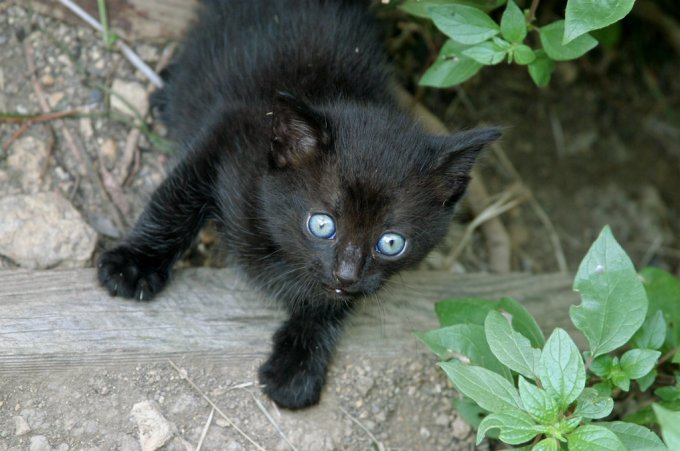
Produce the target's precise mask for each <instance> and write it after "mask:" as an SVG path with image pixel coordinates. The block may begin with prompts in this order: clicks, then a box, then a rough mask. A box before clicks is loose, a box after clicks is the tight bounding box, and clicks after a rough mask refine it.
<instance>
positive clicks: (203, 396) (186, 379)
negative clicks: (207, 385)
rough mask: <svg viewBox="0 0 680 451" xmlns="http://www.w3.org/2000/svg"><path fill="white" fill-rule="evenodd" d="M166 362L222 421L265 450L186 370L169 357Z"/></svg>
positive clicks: (258, 447) (261, 450) (256, 446)
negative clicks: (190, 377)
mask: <svg viewBox="0 0 680 451" xmlns="http://www.w3.org/2000/svg"><path fill="white" fill-rule="evenodd" d="M168 363H169V364H170V365H171V366H172V367H173V368H174V369H175V371H177V374H179V375H180V377H181V378H182V379H184V380H185V381H187V382H188V383H189V385H191V387H192V388H193V389H194V390H196V391H197V392H198V394H199V395H201V397H202V398H203V399H205V400H206V401H207V402H208V404H210V406H211V407H212V408H213V409H215V411H216V412H217V413H219V414H220V416H221V417H222V418H224V421H226V422H227V423H229V425H230V426H231V427H233V428H234V430H236V431H237V432H238V433H239V434H241V435H242V436H243V437H244V438H245V439H246V440H248V441H249V442H250V443H251V444H252V445H253V446H254V447H255V448H257V449H259V450H260V451H265V449H264V448H263V447H262V446H260V445H259V444H258V443H257V442H256V441H255V440H253V439H252V438H250V436H249V435H248V434H246V433H245V432H243V431H242V430H241V428H239V427H238V426H236V424H235V423H234V422H233V421H231V418H229V417H228V416H227V415H226V414H225V413H224V412H222V410H221V409H220V408H219V407H217V405H216V404H215V403H214V402H213V401H212V399H210V398H208V395H206V394H205V393H203V390H201V389H200V388H199V386H198V385H196V384H195V383H194V381H192V380H191V379H189V376H188V375H187V372H186V370H182V369H181V368H180V367H178V366H177V365H176V364H175V362H173V361H172V360H170V359H168Z"/></svg>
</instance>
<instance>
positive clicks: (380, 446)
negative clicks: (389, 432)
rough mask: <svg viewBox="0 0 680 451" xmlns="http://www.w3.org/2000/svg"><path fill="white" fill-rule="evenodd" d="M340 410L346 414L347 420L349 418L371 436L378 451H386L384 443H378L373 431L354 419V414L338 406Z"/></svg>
mask: <svg viewBox="0 0 680 451" xmlns="http://www.w3.org/2000/svg"><path fill="white" fill-rule="evenodd" d="M338 408H339V409H340V411H341V412H342V413H344V414H345V415H347V418H349V419H350V420H352V422H353V423H354V424H356V425H357V426H359V427H360V428H361V429H363V430H364V432H366V434H367V435H368V436H369V438H370V439H371V441H373V444H374V445H375V446H376V447H377V448H378V451H385V445H384V444H383V443H382V442H380V441H378V439H377V438H375V435H373V434H372V433H371V431H369V430H368V429H367V428H366V426H364V425H363V424H361V421H359V420H357V419H356V418H354V417H353V416H352V414H351V413H349V412H348V411H346V410H345V409H344V408H343V407H342V406H338Z"/></svg>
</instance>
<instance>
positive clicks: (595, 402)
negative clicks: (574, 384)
mask: <svg viewBox="0 0 680 451" xmlns="http://www.w3.org/2000/svg"><path fill="white" fill-rule="evenodd" d="M521 395H522V391H521V390H520V396H521ZM613 408H614V400H613V399H612V398H611V397H609V396H602V395H601V394H600V392H598V391H597V390H595V389H594V388H590V387H588V388H586V389H584V390H583V392H582V393H581V396H579V397H578V399H577V400H576V410H575V411H574V415H579V416H582V417H584V418H590V419H591V420H598V419H600V418H604V417H606V416H607V415H609V414H610V413H612V409H613Z"/></svg>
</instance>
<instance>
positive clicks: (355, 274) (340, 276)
mask: <svg viewBox="0 0 680 451" xmlns="http://www.w3.org/2000/svg"><path fill="white" fill-rule="evenodd" d="M362 260H363V258H362V255H361V249H360V248H359V246H357V245H355V244H352V243H350V244H348V245H347V246H345V248H344V249H342V251H340V252H339V253H338V260H337V264H336V265H335V270H334V271H333V275H334V276H335V278H336V279H337V281H338V282H340V283H341V284H343V285H350V284H353V283H354V282H356V281H357V280H359V272H360V271H361V264H362Z"/></svg>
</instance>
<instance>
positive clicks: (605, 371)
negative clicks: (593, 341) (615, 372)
mask: <svg viewBox="0 0 680 451" xmlns="http://www.w3.org/2000/svg"><path fill="white" fill-rule="evenodd" d="M612 362H613V361H612V357H611V356H610V355H609V354H603V355H601V356H599V357H598V358H596V359H594V360H593V361H592V362H591V363H590V371H592V372H593V374H595V375H596V376H600V377H602V378H606V377H608V376H609V373H611V370H612Z"/></svg>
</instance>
